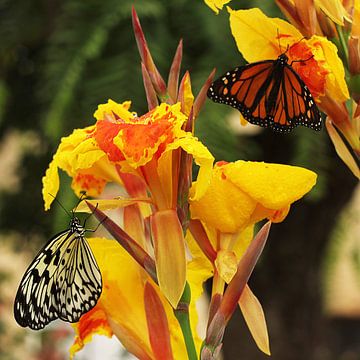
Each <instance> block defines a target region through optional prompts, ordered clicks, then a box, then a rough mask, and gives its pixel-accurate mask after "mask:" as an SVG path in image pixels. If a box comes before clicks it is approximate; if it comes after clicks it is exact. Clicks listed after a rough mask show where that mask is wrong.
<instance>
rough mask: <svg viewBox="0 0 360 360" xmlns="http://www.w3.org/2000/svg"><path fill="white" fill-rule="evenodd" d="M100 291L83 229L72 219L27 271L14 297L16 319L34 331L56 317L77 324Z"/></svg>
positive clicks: (92, 258) (97, 269) (98, 277)
mask: <svg viewBox="0 0 360 360" xmlns="http://www.w3.org/2000/svg"><path fill="white" fill-rule="evenodd" d="M101 291H102V280H101V274H100V270H99V267H98V265H97V263H96V260H95V258H94V255H93V253H92V251H91V249H90V246H89V244H88V242H87V240H86V238H85V229H84V227H83V226H81V224H80V221H79V219H78V218H77V217H75V216H72V219H71V221H70V227H69V229H67V230H65V231H63V232H60V233H59V234H57V235H55V236H54V237H53V238H52V239H50V241H49V242H48V243H47V244H46V245H45V246H44V247H43V248H42V249H41V250H40V252H39V253H38V254H37V255H36V257H35V259H34V260H33V262H32V263H31V264H30V266H29V268H28V269H27V270H26V272H25V275H24V277H23V278H22V280H21V282H20V285H19V289H18V291H17V294H16V298H15V303H14V316H15V320H16V321H17V322H18V324H19V325H21V326H23V327H27V326H28V327H30V328H31V329H34V330H39V329H42V328H43V327H44V326H45V325H47V324H48V323H49V322H51V321H53V320H55V319H57V318H59V319H61V320H63V321H67V322H71V323H72V322H77V321H79V319H80V317H81V315H83V314H84V313H86V312H88V311H89V310H90V309H92V308H93V307H94V306H95V305H96V303H97V301H98V299H99V297H100V294H101Z"/></svg>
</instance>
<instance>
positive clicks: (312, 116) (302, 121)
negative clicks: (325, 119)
mask: <svg viewBox="0 0 360 360" xmlns="http://www.w3.org/2000/svg"><path fill="white" fill-rule="evenodd" d="M281 92H282V93H283V94H284V95H283V98H284V108H285V112H286V117H287V118H288V119H289V121H290V123H291V124H293V125H294V126H297V125H303V126H306V127H308V128H310V129H313V130H316V131H319V130H321V115H320V111H319V109H318V107H317V106H316V104H315V101H314V99H313V97H312V95H311V93H310V91H309V89H308V87H307V86H306V85H305V83H304V82H303V81H302V79H301V78H300V76H299V75H298V74H297V73H296V72H295V70H294V69H293V68H292V67H291V66H290V65H288V64H286V65H285V67H284V72H283V78H282V83H281Z"/></svg>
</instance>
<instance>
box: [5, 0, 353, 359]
mask: <svg viewBox="0 0 360 360" xmlns="http://www.w3.org/2000/svg"><path fill="white" fill-rule="evenodd" d="M133 4H134V5H135V7H136V10H137V12H138V14H139V17H140V20H141V22H142V26H143V29H144V32H145V35H146V37H147V40H148V43H149V46H150V50H151V51H152V54H153V57H154V60H155V62H156V64H157V66H158V68H159V70H160V72H161V73H162V74H163V76H166V74H167V72H168V70H169V66H170V64H171V60H172V57H173V54H174V52H175V50H176V47H177V43H178V41H179V40H180V38H182V39H183V40H184V61H183V71H182V74H183V73H184V71H185V70H186V69H187V70H189V71H190V74H191V80H192V84H193V89H194V90H195V91H198V90H199V89H200V87H201V85H202V84H203V82H204V81H205V79H206V78H207V76H208V74H209V73H210V72H211V70H212V69H213V67H216V68H217V69H218V71H217V75H218V76H219V75H220V74H222V73H223V72H225V71H227V70H228V69H231V68H233V67H235V66H237V65H239V64H242V63H243V59H242V58H241V55H240V54H239V53H238V51H237V49H236V45H235V42H234V40H233V38H232V36H231V33H230V29H229V23H228V16H227V14H226V12H225V11H224V12H222V13H220V14H219V15H218V16H216V15H215V14H214V13H213V12H212V11H211V10H210V9H209V8H208V7H207V6H206V5H205V4H204V3H203V1H200V0H199V1H193V0H176V1H168V0H142V1H141V0H138V1H135V2H134V1H129V0H122V1H119V0H107V1H105V2H103V1H99V0H87V1H82V0H62V1H59V0H47V1H44V0H43V1H41V0H29V1H19V0H12V1H10V0H0V38H1V42H0V52H1V56H0V70H1V78H0V360H12V359H24V356H25V358H26V359H50V360H51V359H56V360H57V359H59V360H60V359H67V358H68V348H69V347H70V345H71V342H72V337H73V331H72V328H71V327H70V326H67V325H66V324H64V323H56V322H55V323H53V324H52V325H51V326H49V327H47V328H46V330H44V331H40V332H35V331H31V330H28V329H23V328H20V327H19V326H18V325H17V324H16V323H15V320H14V319H13V312H12V307H13V301H14V297H15V293H16V289H17V286H18V284H19V281H20V279H21V277H22V275H23V273H24V271H25V269H26V268H27V266H28V264H29V262H30V261H31V259H32V258H33V256H34V255H35V253H37V251H38V250H39V248H40V247H41V246H42V245H43V244H44V243H45V242H46V241H47V239H48V238H49V237H50V236H52V235H53V234H54V233H56V232H59V231H61V230H63V229H64V228H66V227H67V225H68V222H69V219H68V216H67V215H66V214H65V213H64V211H63V210H62V209H61V208H60V207H56V206H54V207H53V208H52V210H51V211H49V212H47V213H45V212H44V210H43V202H42V198H41V178H42V176H43V175H44V173H45V170H46V168H47V166H48V163H49V161H50V160H51V158H52V155H53V154H54V152H55V150H56V148H57V145H58V144H59V141H60V138H61V137H62V136H65V135H68V134H69V133H70V132H71V131H72V130H73V129H74V128H78V127H83V126H87V125H90V124H93V123H94V118H93V116H92V114H93V112H94V111H95V110H96V108H97V105H98V104H100V103H104V102H106V101H107V99H108V98H111V99H113V100H115V101H118V102H122V101H124V100H127V99H131V100H132V101H133V106H132V109H133V110H135V111H137V112H138V114H142V113H144V112H146V110H147V105H146V97H145V93H144V89H143V86H142V78H141V71H140V66H139V65H140V60H139V55H138V52H137V49H136V43H135V40H134V36H133V33H132V27H131V6H132V5H133ZM232 7H233V8H248V7H260V8H261V9H262V10H263V11H264V12H265V13H266V14H267V15H269V16H278V17H282V16H281V14H280V12H279V10H278V9H277V7H276V5H275V4H274V2H273V1H266V2H264V1H254V0H252V1H250V0H249V1H236V2H233V3H232ZM224 114H225V115H226V116H225V117H224ZM196 134H197V136H198V137H199V138H200V139H201V140H202V141H203V142H204V143H205V144H206V145H207V146H208V147H209V149H210V150H211V151H212V153H213V154H214V155H215V157H216V159H217V160H227V161H233V160H237V159H244V160H258V161H267V162H276V163H285V164H291V165H299V166H304V167H307V168H309V169H311V170H313V171H315V172H317V174H318V175H319V178H318V183H317V186H316V188H315V189H314V190H313V191H312V192H311V193H310V194H309V195H308V196H307V197H306V198H305V199H304V200H302V201H301V202H299V203H297V204H295V205H294V206H293V207H292V210H291V212H290V214H289V216H288V217H287V219H286V221H285V222H284V223H282V224H279V225H274V226H273V228H272V230H271V233H270V238H269V241H268V244H267V246H266V249H265V251H264V254H263V256H262V258H261V260H260V263H259V264H258V266H257V267H256V269H255V272H254V274H253V276H252V278H251V281H250V284H251V287H252V289H253V291H254V292H255V294H256V295H257V296H258V297H259V299H260V301H261V302H262V305H263V307H264V310H265V314H266V317H267V323H268V328H269V334H270V343H271V350H272V357H273V358H274V359H276V360H277V359H280V360H282V359H284V360H285V359H286V360H287V359H291V360H292V359H294V360H297V359H299V360H304V359H306V360H307V359H319V360H320V359H326V360H327V359H336V360H337V359H341V360H353V359H354V360H355V359H360V221H359V219H360V216H359V215H360V189H359V186H358V183H357V181H356V180H355V178H354V177H353V175H352V174H351V173H350V171H349V170H348V169H347V168H346V167H345V166H344V165H343V163H342V162H341V161H340V160H339V159H338V157H337V156H336V154H335V151H334V149H333V146H332V144H331V143H330V141H329V138H328V136H327V134H326V132H325V129H324V130H323V131H321V132H320V133H317V132H314V131H311V130H309V129H306V128H297V129H296V130H294V131H293V132H292V133H291V134H289V135H278V134H275V133H273V132H271V131H269V130H263V129H261V128H258V127H253V126H247V127H245V128H241V127H240V125H239V113H238V112H237V111H234V110H232V109H231V108H230V107H225V106H221V105H219V104H215V103H211V102H210V101H207V103H206V105H205V107H204V109H203V111H202V113H201V116H200V118H198V121H197V129H196ZM62 183H63V184H66V183H68V184H69V179H67V177H66V176H63V177H62ZM69 189H70V188H69V187H67V186H66V185H65V186H62V188H61V191H60V194H59V195H58V198H59V200H60V201H61V203H62V204H63V205H64V206H65V207H66V208H68V209H70V208H72V207H73V205H74V204H75V203H76V199H75V198H74V196H73V194H72V193H71V192H70V191H69ZM114 343H115V344H117V342H116V341H115V342H111V340H107V339H98V340H97V342H96V343H95V344H92V345H89V347H88V349H87V350H85V351H82V352H80V353H79V354H78V355H77V356H76V359H79V360H81V359H82V360H86V359H88V360H94V359H105V360H107V359H130V358H131V357H130V356H127V355H126V354H125V352H124V351H123V350H121V349H120V348H119V347H118V346H117V345H115V347H114V345H113V344H114ZM106 349H109V350H108V351H107V350H106ZM223 357H224V359H225V360H234V359H235V360H236V359H247V360H248V359H250V360H251V359H265V358H267V357H266V356H265V355H263V354H262V353H261V352H260V351H259V350H258V349H257V348H256V345H255V343H254V342H253V340H252V339H251V337H250V335H249V332H248V330H247V329H246V325H245V323H244V320H243V318H242V316H241V314H240V313H239V312H238V313H237V314H236V316H234V318H233V319H232V321H231V323H230V325H229V327H228V328H227V330H226V333H225V342H224V348H223ZM180 360H181V359H180Z"/></svg>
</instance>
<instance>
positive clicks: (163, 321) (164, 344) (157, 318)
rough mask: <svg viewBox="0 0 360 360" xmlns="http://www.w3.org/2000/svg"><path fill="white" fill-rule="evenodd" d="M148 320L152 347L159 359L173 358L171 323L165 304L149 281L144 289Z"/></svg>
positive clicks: (168, 359)
mask: <svg viewBox="0 0 360 360" xmlns="http://www.w3.org/2000/svg"><path fill="white" fill-rule="evenodd" d="M144 304H145V313H146V322H147V326H148V333H149V339H150V344H151V348H152V350H153V353H154V355H155V358H156V359H157V360H172V359H173V355H172V349H171V342H170V331H169V324H168V320H167V317H166V313H165V309H164V306H163V304H162V302H161V300H160V298H159V296H158V294H157V293H156V291H155V289H154V288H153V287H152V285H151V284H150V283H149V282H146V284H145V289H144Z"/></svg>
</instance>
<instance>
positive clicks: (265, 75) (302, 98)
mask: <svg viewBox="0 0 360 360" xmlns="http://www.w3.org/2000/svg"><path fill="white" fill-rule="evenodd" d="M288 60H289V58H288V57H287V56H286V54H285V53H283V54H281V55H280V56H279V57H278V58H277V59H276V60H264V61H259V62H255V63H252V64H248V65H245V66H240V67H237V68H235V69H233V70H232V71H228V72H226V73H225V74H224V75H223V76H221V77H220V78H219V79H217V80H216V81H215V82H213V83H212V84H211V86H210V87H209V90H208V92H207V95H208V97H209V98H210V99H211V100H213V101H215V102H218V103H222V104H227V105H230V106H232V107H234V108H236V109H238V110H239V111H240V112H241V113H242V115H243V116H244V118H245V119H246V120H247V121H249V122H250V123H252V124H255V125H260V126H262V127H269V128H271V129H272V130H274V131H275V132H280V133H282V132H289V131H291V130H292V129H293V128H294V127H296V126H298V125H304V126H307V127H309V128H311V129H314V130H317V131H319V130H320V129H321V116H320V112H319V109H318V108H317V106H316V104H315V102H314V100H313V97H312V95H311V93H310V91H309V89H308V87H307V86H306V85H305V83H304V82H303V80H302V79H301V78H300V76H299V75H298V74H297V73H296V72H295V70H294V69H293V68H292V67H291V64H289V63H288ZM303 61H306V60H303Z"/></svg>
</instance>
